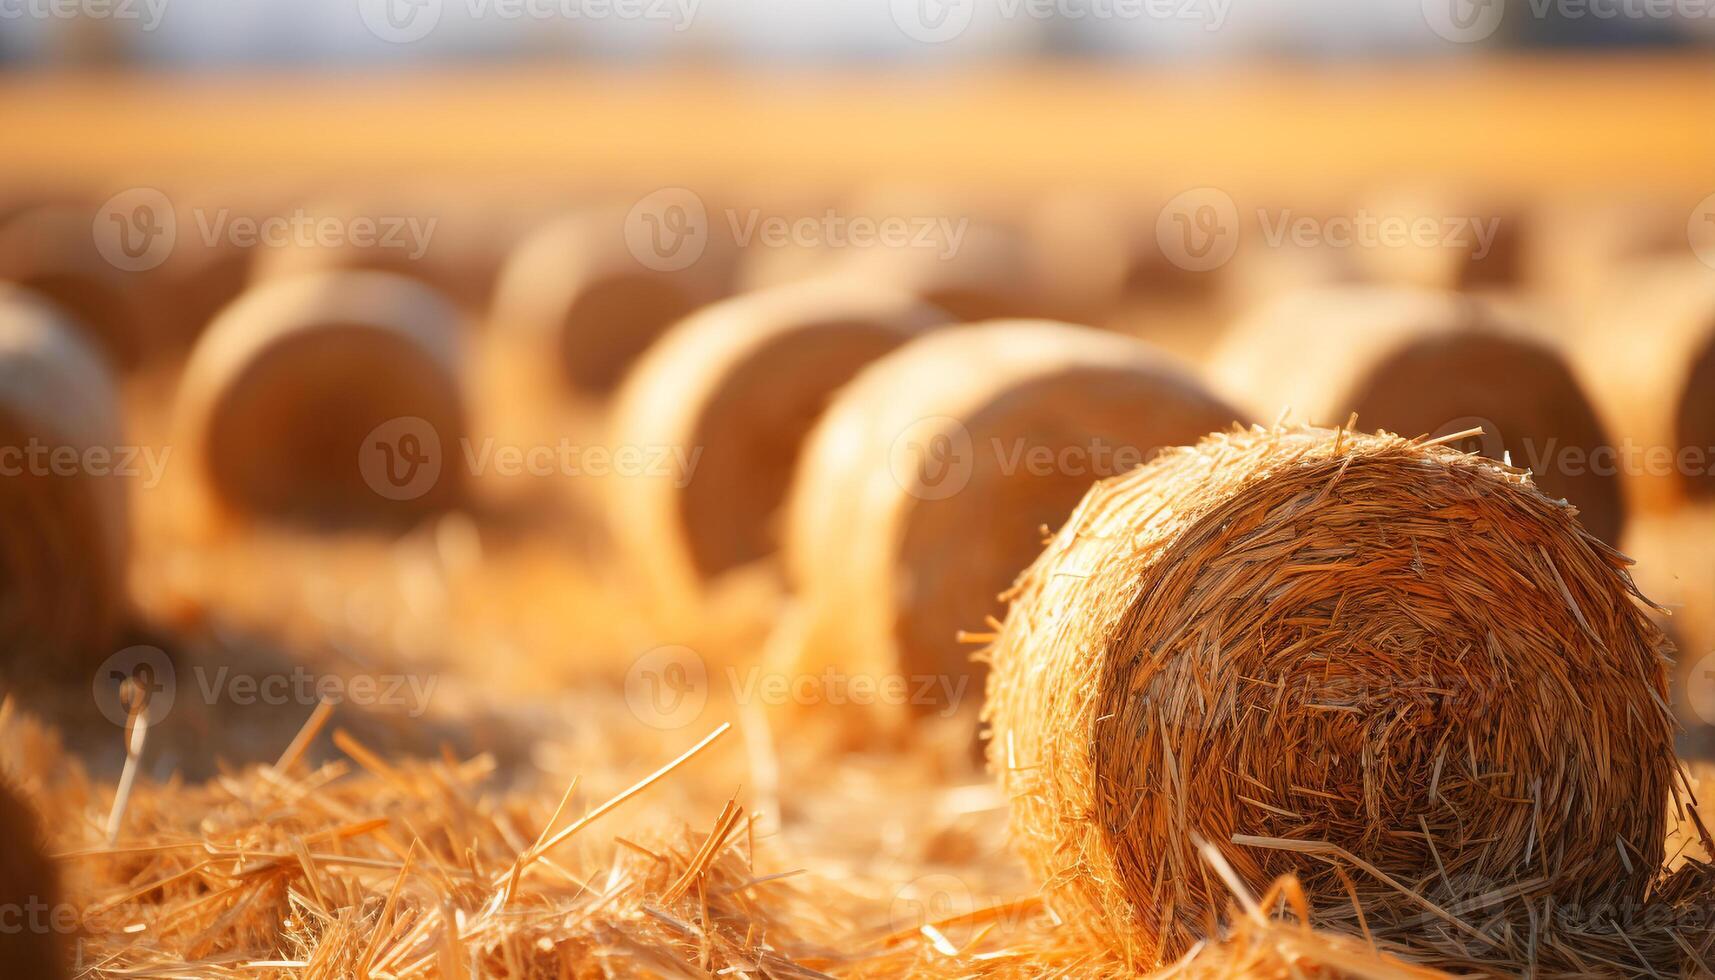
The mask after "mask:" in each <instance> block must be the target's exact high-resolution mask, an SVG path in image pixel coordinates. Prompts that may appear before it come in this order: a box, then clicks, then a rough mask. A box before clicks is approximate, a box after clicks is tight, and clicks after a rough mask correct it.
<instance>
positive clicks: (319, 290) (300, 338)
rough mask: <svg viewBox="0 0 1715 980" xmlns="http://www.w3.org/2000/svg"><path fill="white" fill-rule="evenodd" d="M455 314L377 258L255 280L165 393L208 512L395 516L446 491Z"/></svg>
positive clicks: (342, 519) (454, 443) (453, 444)
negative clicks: (344, 267)
mask: <svg viewBox="0 0 1715 980" xmlns="http://www.w3.org/2000/svg"><path fill="white" fill-rule="evenodd" d="M459 329H460V328H459V319H458V314H457V312H456V311H455V310H454V309H453V307H452V306H451V305H450V304H449V303H447V302H446V301H445V300H444V299H442V298H441V296H440V295H439V294H438V293H436V292H434V291H433V290H431V289H429V288H428V287H427V286H424V285H422V284H420V283H417V282H415V281H413V280H410V279H406V278H403V277H400V276H395V275H390V274H387V273H380V272H332V273H321V274H315V275H306V276H302V277H295V278H290V279H282V280H279V281H276V282H270V283H266V284H263V285H260V286H257V287H255V288H253V289H251V290H250V291H249V292H247V293H245V294H244V295H243V296H242V297H240V298H239V299H238V300H237V301H236V302H234V303H233V304H232V305H231V306H229V307H228V308H227V309H226V310H224V311H223V312H222V313H221V314H220V315H219V316H218V317H217V318H216V319H215V321H214V322H213V323H212V324H211V325H210V326H209V328H208V331H207V332H206V333H205V334H204V335H203V336H202V338H201V339H200V340H199V341H198V344H197V346H196V349H195V350H194V351H193V352H192V355H191V359H190V362H189V364H188V365H187V366H186V368H185V373H184V378H183V381H182V383H181V386H180V393H179V401H178V405H177V406H176V415H177V419H176V424H177V426H178V428H179V433H180V440H181V443H182V444H183V445H184V446H185V449H184V451H185V453H186V455H187V456H189V457H190V464H191V465H192V466H194V467H196V469H197V474H196V475H197V477H198V479H199V481H200V486H201V488H202V489H203V490H204V492H205V493H206V495H207V497H208V500H209V502H210V503H212V504H213V505H214V507H215V508H217V510H218V511H219V512H220V513H224V514H229V515H237V516H241V517H261V518H267V519H286V520H292V521H301V522H306V523H313V524H322V523H333V524H357V523H368V522H387V523H398V522H401V521H405V520H410V519H413V518H415V517H417V516H420V515H422V514H424V513H427V512H430V511H433V510H436V509H440V508H444V507H446V506H449V505H450V504H452V503H453V502H456V501H457V500H458V499H459V498H460V496H461V492H462V488H463V485H464V482H465V481H464V478H463V476H464V475H463V474H462V472H461V470H462V469H463V468H464V467H465V462H464V460H465V457H464V452H463V447H462V445H461V439H462V437H463V436H464V432H465V428H464V396H463V392H462V389H461V382H460V369H459V358H458V346H459Z"/></svg>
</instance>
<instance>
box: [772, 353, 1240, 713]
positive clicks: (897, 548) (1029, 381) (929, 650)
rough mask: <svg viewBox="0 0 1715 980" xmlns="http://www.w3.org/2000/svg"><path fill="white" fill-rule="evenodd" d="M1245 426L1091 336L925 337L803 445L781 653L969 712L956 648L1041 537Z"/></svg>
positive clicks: (1167, 368) (1207, 396)
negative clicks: (799, 617) (1082, 506)
mask: <svg viewBox="0 0 1715 980" xmlns="http://www.w3.org/2000/svg"><path fill="white" fill-rule="evenodd" d="M1236 416H1237V413H1236V411H1235V410H1234V409H1233V408H1232V407H1230V406H1229V405H1227V404H1226V403H1225V402H1224V401H1222V400H1221V399H1220V398H1218V397H1216V396H1215V395H1214V394H1212V393H1211V392H1210V391H1209V390H1208V389H1206V388H1205V387H1204V386H1203V385H1202V384H1200V383H1199V382H1198V381H1197V380H1196V379H1195V378H1194V377H1193V376H1192V375H1191V374H1189V373H1188V372H1186V371H1184V370H1183V369H1181V368H1180V367H1179V366H1178V365H1177V364H1175V363H1174V362H1173V361H1171V360H1170V359H1168V358H1167V357H1165V356H1164V355H1162V354H1161V353H1159V352H1158V351H1156V350H1155V349H1153V348H1151V347H1149V346H1148V345H1146V344H1143V343H1141V342H1138V341H1134V340H1129V339H1126V338H1123V337H1119V336H1116V335H1112V334H1106V333H1102V332H1099V331H1095V330H1086V329H1083V328H1079V327H1072V326H1068V325H1065V324H1058V323H1051V322H1045V321H1000V322H993V323H987V324H978V325H974V326H967V327H958V328H954V329H950V330H947V331H944V332H941V333H939V334H935V335H932V336H929V337H925V338H923V339H921V340H918V341H914V342H913V343H911V344H909V345H907V346H906V347H904V348H901V349H900V350H899V351H898V352H896V353H894V354H892V355H890V356H888V357H887V358H884V359H883V360H881V361H878V362H877V363H876V364H875V365H874V366H872V367H871V368H869V369H868V370H866V371H865V372H864V373H863V374H861V375H860V376H859V377H858V378H857V379H856V380H855V381H853V383H852V384H851V385H850V386H849V387H847V388H846V389H845V390H843V391H842V392H841V393H840V395H839V397H838V398H837V399H836V400H835V402H834V404H833V406H832V407H830V409H829V411H828V413H827V415H826V417H825V418H823V420H822V421H821V422H820V423H819V424H818V425H817V427H816V430H815V431H814V432H813V433H812V434H811V436H810V438H809V440H808V443H807V446H806V449H805V452H804V456H803V459H802V461H801V463H800V465H799V469H798V475H797V477H796V479H795V480H794V482H793V488H792V495H791V498H790V502H789V505H788V512H787V513H788V522H787V527H788V534H787V550H786V559H787V571H788V576H789V578H790V579H791V582H792V584H793V586H794V587H795V590H796V591H797V593H798V595H799V596H800V598H801V600H802V602H801V607H802V611H803V617H804V618H803V622H802V623H801V629H802V636H801V637H799V638H797V640H795V641H793V642H785V641H783V648H782V649H781V651H780V654H781V655H783V656H786V657H790V658H792V659H794V660H795V661H796V662H795V664H794V668H795V669H799V670H803V671H806V672H811V673H814V672H817V671H821V670H823V669H825V668H830V667H831V668H834V669H837V670H839V671H841V672H842V673H845V674H848V675H851V676H866V677H877V678H886V677H897V676H903V677H904V678H905V679H906V681H907V683H908V687H910V688H911V690H912V691H913V692H914V693H913V694H912V695H911V696H909V697H908V699H907V700H909V701H911V702H912V708H913V709H914V710H915V711H916V712H917V713H937V712H942V711H946V710H949V709H950V708H951V707H953V705H952V704H950V703H949V702H951V701H954V700H957V701H959V702H961V703H963V704H965V705H970V706H974V705H975V702H976V701H977V699H978V691H977V690H976V689H975V688H974V687H972V686H971V682H972V680H973V679H977V680H976V684H978V685H980V683H981V682H980V674H979V673H978V672H977V668H976V667H975V666H973V665H972V664H971V662H970V660H971V655H972V653H973V652H974V651H975V649H976V648H975V647H974V646H972V645H971V644H969V643H961V642H960V640H959V636H958V634H959V632H960V631H961V630H970V631H975V632H979V633H980V632H982V631H983V630H985V628H986V627H985V623H986V622H988V621H989V620H990V619H991V617H993V616H996V615H998V614H1000V612H1001V611H1002V606H1001V605H1000V603H999V602H998V601H997V599H996V596H997V595H998V594H999V593H1000V592H1001V591H1003V590H1004V589H1005V588H1006V587H1007V585H1008V584H1009V583H1010V582H1011V581H1012V579H1013V577H1014V576H1015V575H1017V574H1018V573H1019V572H1020V571H1022V570H1023V569H1024V567H1025V566H1026V565H1027V564H1028V563H1029V562H1030V559H1031V558H1032V557H1033V556H1035V555H1036V554H1037V553H1038V552H1039V551H1040V550H1041V546H1042V538H1043V534H1044V532H1043V528H1044V527H1047V528H1055V527H1058V526H1059V525H1060V524H1061V522H1063V521H1064V520H1065V519H1066V517H1067V515H1069V514H1070V513H1071V510H1072V506H1073V505H1074V504H1075V503H1076V502H1077V501H1078V499H1079V498H1080V497H1082V496H1083V494H1084V491H1085V490H1086V489H1087V488H1088V487H1089V485H1090V483H1091V482H1092V481H1094V480H1096V479H1099V478H1101V477H1104V476H1110V475H1112V474H1113V473H1115V472H1119V471H1122V470H1124V469H1128V468H1130V467H1132V466H1135V465H1137V464H1138V463H1140V462H1141V461H1142V460H1143V459H1145V458H1146V457H1147V456H1148V455H1149V454H1151V453H1152V452H1154V451H1155V450H1157V449H1158V448H1160V447H1163V446H1171V445H1177V444H1180V443H1183V442H1187V441H1190V440H1193V439H1197V438H1199V437H1201V436H1202V435H1203V434H1205V433H1207V432H1209V431H1210V430H1212V429H1217V428H1222V427H1225V426H1228V425H1231V424H1232V423H1233V421H1234V419H1235V418H1236ZM949 687H951V688H955V689H957V690H956V691H952V690H949ZM930 692H934V693H933V695H932V696H931V695H930Z"/></svg>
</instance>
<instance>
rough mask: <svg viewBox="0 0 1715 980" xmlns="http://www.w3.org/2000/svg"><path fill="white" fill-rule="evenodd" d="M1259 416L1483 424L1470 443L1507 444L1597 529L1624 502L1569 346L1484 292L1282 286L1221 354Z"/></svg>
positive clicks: (1223, 369) (1429, 428) (1216, 367)
mask: <svg viewBox="0 0 1715 980" xmlns="http://www.w3.org/2000/svg"><path fill="white" fill-rule="evenodd" d="M1211 364H1212V367H1211V370H1212V371H1213V373H1214V375H1215V377H1216V378H1217V379H1218V380H1219V381H1220V382H1221V383H1222V384H1223V385H1224V386H1225V387H1226V388H1227V389H1228V390H1230V391H1234V392H1243V393H1244V397H1245V398H1246V399H1247V405H1248V406H1249V407H1250V408H1251V409H1252V410H1253V411H1255V412H1256V413H1257V415H1258V416H1259V417H1267V418H1273V417H1275V416H1276V415H1278V414H1279V413H1280V412H1281V411H1283V410H1287V409H1290V411H1291V412H1292V414H1293V417H1295V418H1298V419H1302V420H1305V421H1308V422H1314V423H1320V424H1338V423H1341V422H1344V421H1345V420H1346V418H1347V417H1348V416H1349V415H1350V414H1351V413H1353V412H1356V413H1357V414H1358V419H1359V421H1360V423H1361V424H1362V425H1364V426H1366V427H1369V426H1374V427H1376V428H1381V429H1387V430H1388V431H1391V432H1399V433H1402V434H1405V435H1409V436H1415V435H1437V436H1439V435H1445V434H1448V433H1451V432H1457V431H1461V430H1465V429H1470V428H1475V427H1478V426H1481V427H1482V430H1483V431H1482V433H1481V434H1480V436H1476V437H1473V438H1472V439H1471V440H1470V441H1469V442H1468V443H1467V446H1468V447H1469V448H1475V449H1479V450H1480V451H1482V453H1483V454H1484V455H1485V456H1488V457H1489V458H1491V459H1497V460H1499V459H1502V458H1503V457H1505V456H1508V455H1510V457H1511V461H1512V463H1513V464H1514V465H1516V466H1519V467H1528V468H1529V469H1530V470H1531V471H1532V475H1533V478H1534V479H1535V480H1536V482H1537V484H1538V485H1539V486H1540V487H1541V488H1542V490H1543V492H1545V493H1548V494H1550V495H1552V496H1561V497H1565V498H1566V499H1568V500H1570V501H1571V502H1572V503H1573V504H1574V505H1575V506H1576V507H1577V508H1578V513H1579V516H1580V520H1582V521H1583V523H1584V526H1585V527H1587V528H1589V529H1590V530H1591V532H1592V533H1594V534H1595V535H1596V536H1597V537H1599V538H1601V539H1602V540H1604V541H1607V542H1610V543H1612V542H1616V541H1618V540H1619V536H1620V533H1621V530H1622V528H1623V526H1624V520H1625V509H1624V501H1623V497H1622V491H1621V482H1620V478H1619V474H1618V469H1617V466H1616V465H1614V464H1615V463H1616V462H1617V457H1611V458H1606V459H1605V458H1604V453H1612V452H1614V449H1613V442H1612V440H1611V439H1610V438H1609V434H1608V432H1607V431H1606V429H1605V428H1604V426H1603V425H1602V422H1601V419H1600V418H1599V416H1598V415H1597V413H1596V410H1595V408H1594V407H1593V405H1592V404H1591V402H1590V400H1589V398H1588V397H1587V396H1586V394H1585V391H1584V389H1583V387H1582V386H1581V385H1580V383H1579V380H1578V378H1577V377H1576V376H1575V375H1574V373H1573V371H1572V369H1571V367H1570V366H1569V365H1568V364H1567V361H1566V359H1565V357H1564V356H1563V355H1562V353H1561V352H1560V350H1559V349H1558V348H1556V347H1554V346H1552V345H1551V344H1550V343H1548V342H1547V341H1545V340H1542V339H1539V338H1538V337H1536V336H1534V335H1533V334H1531V333H1529V332H1527V331H1526V330H1525V329H1523V328H1522V326H1521V325H1520V324H1518V323H1515V322H1513V318H1512V317H1509V316H1506V315H1504V314H1503V313H1502V312H1501V311H1500V310H1499V309H1498V308H1497V307H1495V306H1494V305H1492V304H1489V303H1487V302H1484V301H1482V300H1477V299H1473V298H1469V297H1463V296H1458V295H1455V294H1452V293H1443V292H1433V291H1421V290H1414V289H1398V288H1389V287H1375V286H1353V287H1343V288H1342V287H1331V288H1326V289H1318V290H1308V291H1304V292H1300V293H1293V294H1289V295H1286V296H1282V297H1280V298H1278V299H1277V300H1276V301H1274V302H1272V303H1269V304H1267V305H1265V306H1264V307H1263V308H1261V309H1259V310H1256V311H1254V312H1253V313H1252V314H1251V315H1249V316H1247V317H1246V318H1245V319H1244V320H1243V321H1241V322H1240V323H1239V324H1237V325H1235V326H1234V328H1233V329H1232V330H1231V331H1229V333H1228V334H1227V336H1226V337H1225V339H1224V340H1223V342H1222V344H1221V347H1220V349H1219V350H1218V351H1216V353H1215V354H1214V355H1213V358H1212V361H1211Z"/></svg>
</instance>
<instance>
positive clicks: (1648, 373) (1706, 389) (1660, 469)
mask: <svg viewBox="0 0 1715 980" xmlns="http://www.w3.org/2000/svg"><path fill="white" fill-rule="evenodd" d="M1589 316H1590V322H1589V323H1588V324H1587V330H1586V332H1585V336H1583V337H1582V338H1580V340H1581V343H1580V345H1579V347H1578V351H1579V355H1580V359H1581V363H1582V365H1583V367H1584V369H1585V371H1584V373H1585V375H1586V376H1587V377H1588V378H1589V379H1590V384H1591V386H1592V387H1593V388H1594V389H1595V390H1596V391H1598V392H1600V393H1601V395H1602V398H1603V404H1604V406H1605V408H1606V409H1607V411H1608V413H1609V414H1610V415H1611V416H1612V418H1613V419H1614V426H1615V430H1616V432H1617V433H1618V434H1619V435H1620V436H1621V437H1622V444H1623V448H1625V449H1626V455H1625V456H1624V457H1623V460H1624V462H1625V466H1624V473H1625V475H1626V476H1627V478H1628V487H1629V488H1630V489H1631V490H1632V491H1633V492H1634V494H1635V496H1636V498H1637V500H1638V501H1639V503H1640V504H1641V505H1642V506H1644V507H1647V508H1650V509H1654V510H1672V509H1673V508H1675V507H1677V506H1679V505H1680V504H1682V503H1684V502H1686V501H1688V500H1689V501H1709V500H1711V499H1715V269H1711V268H1710V267H1708V266H1706V265H1704V264H1703V263H1701V262H1698V261H1696V260H1694V259H1692V258H1689V257H1686V258H1676V259H1662V260H1654V261H1643V262H1638V263H1633V264H1631V265H1627V266H1624V267H1623V268H1622V269H1620V270H1617V271H1616V272H1615V273H1614V275H1613V278H1612V279H1611V281H1610V282H1609V285H1608V288H1607V290H1606V291H1605V292H1604V294H1603V296H1602V298H1601V299H1600V300H1598V301H1596V302H1595V303H1593V304H1592V312H1591V313H1590V314H1589Z"/></svg>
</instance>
